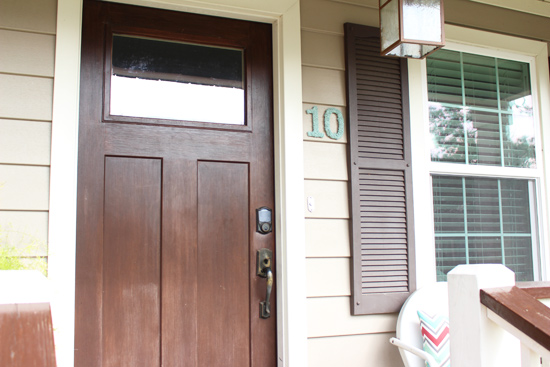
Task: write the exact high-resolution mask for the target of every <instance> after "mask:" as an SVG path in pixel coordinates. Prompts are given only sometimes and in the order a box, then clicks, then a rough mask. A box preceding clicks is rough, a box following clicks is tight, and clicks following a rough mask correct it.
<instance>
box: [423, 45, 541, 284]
mask: <svg viewBox="0 0 550 367" xmlns="http://www.w3.org/2000/svg"><path fill="white" fill-rule="evenodd" d="M426 65H427V81H428V99H429V130H430V134H431V138H432V145H431V160H432V162H440V163H455V164H457V165H456V166H454V165H446V166H444V167H445V168H442V169H438V170H437V174H433V175H432V185H433V205H434V227H435V228H434V229H435V247H436V269H437V278H438V280H439V281H444V280H446V278H447V273H448V272H449V271H450V270H452V269H453V268H454V267H455V266H457V265H460V264H488V263H493V264H494V263H501V264H504V265H506V266H508V267H509V268H510V269H512V270H513V271H514V272H515V273H516V279H517V280H518V281H530V280H534V279H535V278H536V276H537V274H538V269H537V266H536V265H535V264H537V258H538V256H537V250H536V249H537V248H538V245H537V243H538V239H537V233H538V232H537V216H536V213H537V205H536V203H537V201H536V199H537V198H536V189H535V186H536V182H537V180H536V179H534V178H530V177H529V178H518V177H517V174H515V173H511V171H510V169H515V170H516V172H517V169H518V168H520V169H525V170H526V172H532V175H533V177H535V178H536V177H537V176H538V173H536V172H537V171H538V170H537V160H536V156H535V152H536V149H535V148H536V146H535V123H534V122H535V118H534V115H533V99H532V96H531V83H530V73H529V70H530V65H529V64H528V63H526V62H520V61H514V60H506V59H501V58H495V57H489V56H483V55H475V54H470V53H465V52H458V51H451V50H440V51H438V52H435V53H433V54H432V55H430V56H429V57H428V58H427V61H426ZM474 165H475V166H492V167H500V168H498V170H497V171H495V172H498V177H486V176H484V177H475V175H474V171H473V170H472V169H470V168H469V167H470V166H474ZM453 167H455V168H453ZM493 170H494V169H493ZM477 172H479V171H477ZM523 176H527V177H528V176H529V174H528V175H525V174H523Z"/></svg>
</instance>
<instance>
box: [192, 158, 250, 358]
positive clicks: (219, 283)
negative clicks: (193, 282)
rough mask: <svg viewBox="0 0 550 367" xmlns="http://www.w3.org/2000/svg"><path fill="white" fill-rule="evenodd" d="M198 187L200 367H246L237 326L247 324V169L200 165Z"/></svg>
mask: <svg viewBox="0 0 550 367" xmlns="http://www.w3.org/2000/svg"><path fill="white" fill-rule="evenodd" d="M198 188H199V190H198V199H199V205H198V209H199V215H198V230H199V233H198V234H199V243H200V248H199V250H198V267H199V269H198V277H199V279H200V281H199V283H200V286H199V290H198V325H199V330H198V344H199V350H198V356H199V366H225V365H229V366H243V367H246V366H249V365H250V353H249V345H250V340H249V338H250V332H249V330H248V328H246V329H245V328H242V327H239V326H240V325H244V324H248V320H250V309H249V308H250V302H249V298H250V296H249V292H248V288H249V287H248V278H249V273H248V260H249V259H248V233H249V230H248V165H247V164H242V163H222V162H199V165H198ZM254 316H256V317H257V315H254ZM228 338H229V339H230V340H231V342H230V343H227V339H228ZM225 344H229V345H228V346H227V347H225V348H223V347H221V346H224V345H225Z"/></svg>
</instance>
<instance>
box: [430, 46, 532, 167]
mask: <svg viewBox="0 0 550 367" xmlns="http://www.w3.org/2000/svg"><path fill="white" fill-rule="evenodd" d="M427 72H428V99H429V102H430V132H431V135H432V148H431V152H432V154H431V156H432V161H434V162H436V161H437V162H452V163H462V164H470V165H490V166H498V167H523V168H536V160H535V132H534V118H533V104H532V97H531V84H530V74H529V65H528V64H527V63H524V62H518V61H512V60H505V59H499V58H494V57H487V56H481V55H472V54H468V53H464V52H457V51H449V50H439V51H437V52H435V53H433V54H432V55H430V56H428V58H427Z"/></svg>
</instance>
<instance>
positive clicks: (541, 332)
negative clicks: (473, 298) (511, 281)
mask: <svg viewBox="0 0 550 367" xmlns="http://www.w3.org/2000/svg"><path fill="white" fill-rule="evenodd" d="M541 298H550V282H532V283H522V284H518V285H517V286H514V287H504V288H492V289H481V290H480V300H481V303H482V304H483V305H485V306H486V307H487V308H488V309H490V310H492V311H493V312H494V313H496V314H497V315H499V316H500V317H501V318H502V319H504V320H506V321H507V322H508V323H510V324H511V325H512V326H514V327H515V328H516V329H518V330H520V331H521V332H523V333H524V334H525V335H527V336H528V337H530V338H531V339H533V340H534V341H536V342H537V343H538V344H540V345H541V346H543V347H544V348H546V349H547V350H549V351H550V308H548V307H547V306H545V305H544V304H543V303H541V302H539V301H538V299H541Z"/></svg>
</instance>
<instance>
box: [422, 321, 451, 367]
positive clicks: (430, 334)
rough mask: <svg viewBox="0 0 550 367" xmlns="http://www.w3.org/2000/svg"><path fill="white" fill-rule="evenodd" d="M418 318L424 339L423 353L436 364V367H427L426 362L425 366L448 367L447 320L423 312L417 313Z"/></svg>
mask: <svg viewBox="0 0 550 367" xmlns="http://www.w3.org/2000/svg"><path fill="white" fill-rule="evenodd" d="M418 318H419V319H420V329H421V330H422V337H423V339H424V344H423V347H424V351H425V352H426V353H429V354H431V355H432V357H434V359H435V361H436V362H437V366H428V362H426V366H428V367H450V365H451V342H450V341H449V318H448V317H447V316H443V315H438V314H434V315H433V316H431V315H429V314H428V313H425V312H423V311H418Z"/></svg>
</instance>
